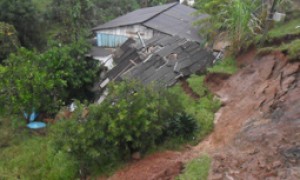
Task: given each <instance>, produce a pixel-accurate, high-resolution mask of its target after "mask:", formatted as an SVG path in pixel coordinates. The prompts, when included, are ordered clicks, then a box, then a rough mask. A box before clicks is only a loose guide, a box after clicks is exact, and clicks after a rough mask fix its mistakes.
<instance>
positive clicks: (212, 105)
mask: <svg viewBox="0 0 300 180" xmlns="http://www.w3.org/2000/svg"><path fill="white" fill-rule="evenodd" d="M203 80H204V77H203V76H197V75H192V76H191V77H190V78H189V79H188V82H189V85H190V87H191V88H192V89H193V91H194V92H196V93H198V95H200V99H199V100H194V99H192V98H191V97H190V96H189V95H187V94H186V93H185V92H184V91H183V90H182V88H181V87H180V85H175V86H173V87H172V88H170V89H169V91H170V92H172V93H173V94H174V97H176V98H177V99H178V100H179V101H180V102H181V103H182V107H183V110H184V112H185V113H186V114H188V115H190V116H191V117H192V118H194V119H195V120H196V122H197V126H198V127H199V128H198V129H197V130H196V133H195V134H196V136H195V137H196V138H195V139H196V141H197V142H198V141H199V140H200V139H202V138H203V137H204V136H205V135H207V134H208V133H209V132H211V131H212V129H213V125H214V114H215V112H217V111H218V109H219V108H220V107H221V103H220V101H219V100H217V99H214V96H213V95H212V94H211V93H210V92H209V91H208V89H207V88H206V87H205V85H204V83H203Z"/></svg>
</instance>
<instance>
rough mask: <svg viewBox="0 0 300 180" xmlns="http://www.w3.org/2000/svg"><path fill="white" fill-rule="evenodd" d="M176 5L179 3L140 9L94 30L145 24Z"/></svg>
mask: <svg viewBox="0 0 300 180" xmlns="http://www.w3.org/2000/svg"><path fill="white" fill-rule="evenodd" d="M176 4H177V3H169V4H166V5H161V6H155V7H149V8H142V9H138V10H136V11H133V12H130V13H128V14H125V15H123V16H120V17H118V18H116V19H114V20H112V21H109V22H107V23H105V24H103V25H100V26H97V27H95V28H93V30H94V31H95V30H100V29H108V28H113V27H121V26H126V25H132V24H139V23H143V22H145V21H147V20H149V19H151V18H153V17H154V16H156V15H157V14H159V13H161V12H163V11H165V10H167V9H168V8H171V7H173V6H175V5H176Z"/></svg>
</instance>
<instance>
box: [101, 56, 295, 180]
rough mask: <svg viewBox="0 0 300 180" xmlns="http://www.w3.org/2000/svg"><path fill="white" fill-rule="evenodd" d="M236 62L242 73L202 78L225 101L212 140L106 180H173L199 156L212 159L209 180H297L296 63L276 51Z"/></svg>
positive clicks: (140, 163)
mask: <svg viewBox="0 0 300 180" xmlns="http://www.w3.org/2000/svg"><path fill="white" fill-rule="evenodd" d="M238 63H239V65H240V66H241V69H240V70H239V72H238V73H236V74H234V75H232V76H230V77H228V76H227V75H224V74H211V75H209V76H207V78H206V84H207V86H208V87H209V89H210V90H211V91H212V92H214V93H215V95H216V96H218V97H219V98H220V99H221V101H222V102H223V107H222V108H221V109H220V110H219V112H218V113H216V116H215V128H214V131H213V132H212V134H211V135H210V136H208V137H207V138H206V139H205V140H204V141H202V142H201V143H200V144H198V145H197V146H195V147H189V148H186V150H184V151H182V152H174V151H167V152H160V153H155V154H153V155H150V156H148V157H145V158H143V159H141V160H139V161H134V162H132V163H130V164H129V165H128V166H126V167H125V168H123V169H121V170H120V171H119V172H117V173H116V174H115V175H113V176H112V177H109V178H105V179H110V180H152V179H163V180H164V179H174V177H176V176H177V175H178V174H179V173H180V172H181V171H182V169H183V164H184V163H186V162H188V161H189V160H191V159H193V158H195V157H198V156H199V155H201V154H203V153H206V154H209V155H210V156H211V157H212V158H213V162H212V165H211V170H210V175H209V179H213V180H218V179H228V180H233V179H237V180H239V179H240V180H248V179H249V180H252V179H270V180H271V179H274V180H276V179H290V180H294V179H295V180H297V179H300V88H299V86H300V72H299V67H300V63H299V62H288V60H287V59H286V58H285V56H284V55H283V54H281V53H279V52H278V53H273V54H270V55H267V56H264V57H256V56H255V51H252V52H251V51H250V52H249V53H248V54H245V55H243V56H241V57H240V58H238Z"/></svg>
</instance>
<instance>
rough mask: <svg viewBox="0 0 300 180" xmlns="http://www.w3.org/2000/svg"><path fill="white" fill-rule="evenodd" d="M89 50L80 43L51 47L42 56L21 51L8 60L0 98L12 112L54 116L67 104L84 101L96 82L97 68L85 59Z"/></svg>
mask: <svg viewBox="0 0 300 180" xmlns="http://www.w3.org/2000/svg"><path fill="white" fill-rule="evenodd" d="M87 50H88V48H87V46H85V45H84V44H80V43H76V44H71V45H64V46H52V47H51V48H50V49H49V50H47V51H46V52H44V53H41V54H39V53H37V52H34V51H30V50H27V49H25V48H21V49H20V50H19V51H18V52H17V53H16V54H12V55H11V56H10V57H9V58H8V59H7V60H6V61H5V65H6V67H5V68H4V70H2V71H1V74H0V77H1V79H3V81H1V82H0V88H1V90H0V91H1V92H2V94H1V95H0V96H2V99H4V100H5V101H4V102H6V105H7V106H8V107H9V108H10V110H11V111H13V112H18V111H27V112H28V111H31V110H32V108H35V109H36V110H38V111H40V112H41V111H44V112H48V113H50V114H51V113H55V111H56V110H57V109H59V106H60V105H61V104H63V103H64V102H68V100H70V99H71V98H81V95H82V93H81V94H80V92H81V90H82V89H83V90H86V85H87V84H88V83H91V82H92V81H93V78H94V76H95V72H96V68H97V66H96V65H95V64H94V62H93V61H86V60H85V56H84V54H85V53H86V52H87ZM79 90H80V91H79ZM78 91H79V92H78ZM77 93H78V94H77ZM82 96H84V95H82Z"/></svg>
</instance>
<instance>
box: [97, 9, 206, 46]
mask: <svg viewBox="0 0 300 180" xmlns="http://www.w3.org/2000/svg"><path fill="white" fill-rule="evenodd" d="M196 11H197V10H196V9H194V8H191V7H189V6H185V5H182V4H179V3H170V4H166V5H161V6H155V7H150V8H143V9H139V10H136V11H133V12H131V13H128V14H126V15H124V16H121V17H118V18H117V19H114V20H112V21H110V22H107V23H105V24H103V25H100V26H98V27H95V28H94V29H93V30H94V31H97V30H102V29H109V28H115V27H121V26H127V25H133V24H142V25H144V26H147V27H149V28H152V29H155V30H157V31H160V32H163V33H166V34H169V35H173V36H175V35H177V36H180V37H183V38H186V39H188V40H194V41H198V42H200V41H201V37H200V36H199V34H198V32H199V28H196V27H194V26H193V23H194V22H195V21H196V20H199V19H203V18H206V17H207V16H208V15H206V14H201V15H195V14H194V13H195V12H196Z"/></svg>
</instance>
